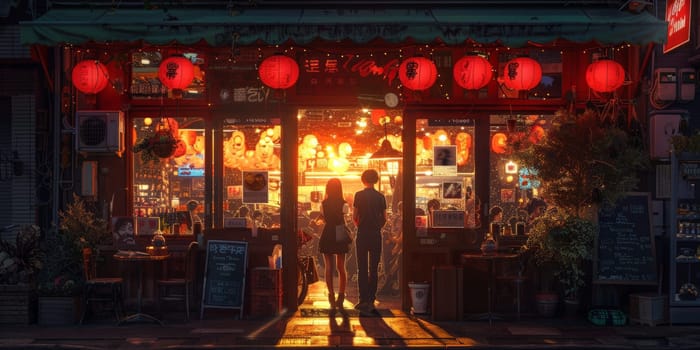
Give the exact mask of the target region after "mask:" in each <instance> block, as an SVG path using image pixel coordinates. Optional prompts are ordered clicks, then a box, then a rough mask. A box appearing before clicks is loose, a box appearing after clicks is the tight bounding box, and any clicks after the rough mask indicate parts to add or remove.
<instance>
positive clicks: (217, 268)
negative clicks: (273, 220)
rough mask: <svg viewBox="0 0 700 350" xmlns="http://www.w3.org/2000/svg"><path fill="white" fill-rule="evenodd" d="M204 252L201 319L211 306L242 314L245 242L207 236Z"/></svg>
mask: <svg viewBox="0 0 700 350" xmlns="http://www.w3.org/2000/svg"><path fill="white" fill-rule="evenodd" d="M206 254H207V255H206V260H205V265H204V286H203V287H202V305H201V311H200V316H199V317H200V319H203V317H204V309H205V308H211V307H213V308H224V309H239V310H240V317H241V318H242V317H243V297H244V293H245V273H246V267H247V265H248V259H247V255H248V242H243V241H224V240H210V241H208V242H207V247H206Z"/></svg>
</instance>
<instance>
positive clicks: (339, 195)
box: [325, 177, 343, 200]
mask: <svg viewBox="0 0 700 350" xmlns="http://www.w3.org/2000/svg"><path fill="white" fill-rule="evenodd" d="M325 197H326V199H330V200H343V185H342V184H341V183H340V180H339V179H338V178H335V177H334V178H332V179H330V180H328V182H327V183H326V196H325Z"/></svg>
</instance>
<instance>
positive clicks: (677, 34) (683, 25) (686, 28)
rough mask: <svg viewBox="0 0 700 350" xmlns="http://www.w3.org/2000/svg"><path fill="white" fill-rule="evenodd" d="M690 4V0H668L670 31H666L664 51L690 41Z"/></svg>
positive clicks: (667, 13) (667, 10) (667, 11)
mask: <svg viewBox="0 0 700 350" xmlns="http://www.w3.org/2000/svg"><path fill="white" fill-rule="evenodd" d="M690 5H691V1H690V0H668V1H666V22H667V23H668V32H667V33H666V43H665V44H664V53H668V52H670V51H671V50H673V49H675V48H677V47H679V46H681V45H683V44H685V43H687V42H688V41H690V22H691V20H690V13H691V12H690Z"/></svg>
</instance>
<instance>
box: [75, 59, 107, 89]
mask: <svg viewBox="0 0 700 350" xmlns="http://www.w3.org/2000/svg"><path fill="white" fill-rule="evenodd" d="M71 77H72V78H73V86H75V88H76V89H78V90H80V91H82V92H83V93H85V94H96V93H98V92H100V91H102V89H104V88H105V87H106V86H107V83H108V82H109V73H107V67H105V65H104V64H102V63H100V62H99V61H95V60H84V61H80V62H78V64H76V65H75V67H73V73H72V74H71Z"/></svg>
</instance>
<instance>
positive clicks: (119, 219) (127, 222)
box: [112, 216, 136, 249]
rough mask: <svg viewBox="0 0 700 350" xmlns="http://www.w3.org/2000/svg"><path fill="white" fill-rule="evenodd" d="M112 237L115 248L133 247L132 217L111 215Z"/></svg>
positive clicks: (134, 242)
mask: <svg viewBox="0 0 700 350" xmlns="http://www.w3.org/2000/svg"><path fill="white" fill-rule="evenodd" d="M112 238H113V239H114V245H115V246H116V247H117V249H133V247H134V246H136V241H135V240H134V217H133V216H115V217H113V218H112Z"/></svg>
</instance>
